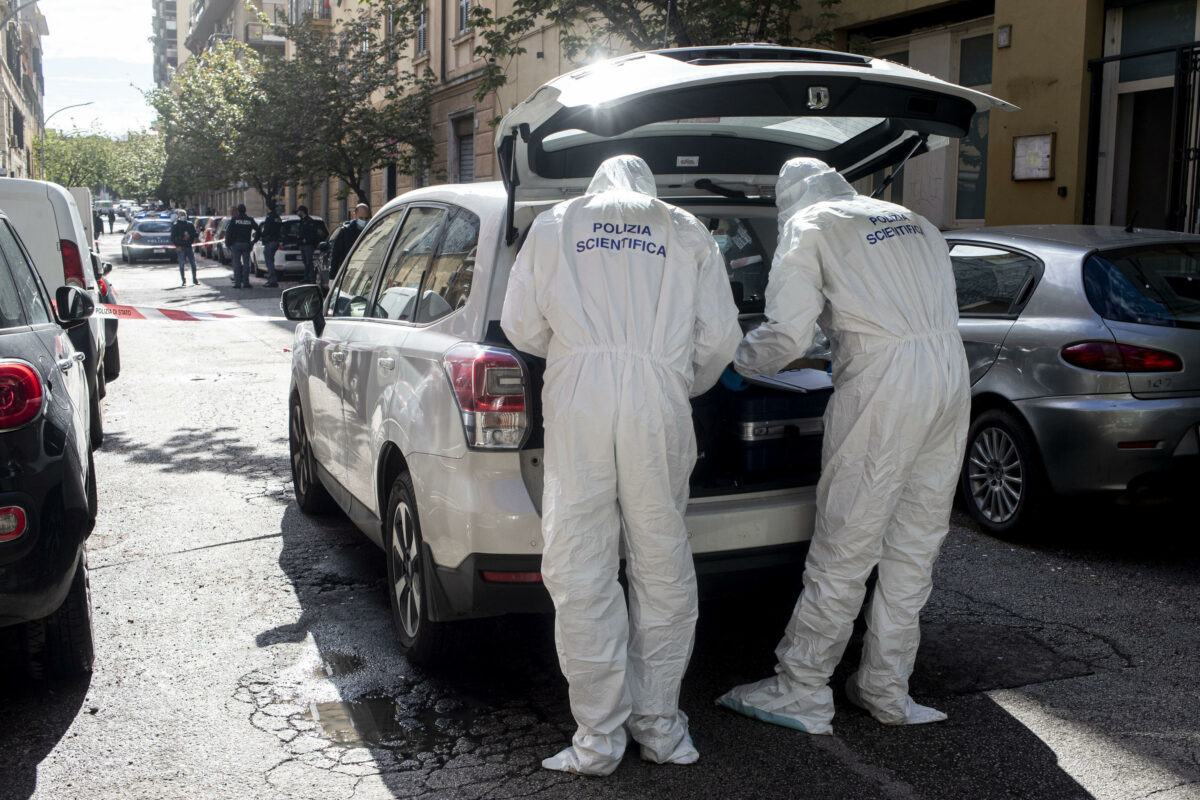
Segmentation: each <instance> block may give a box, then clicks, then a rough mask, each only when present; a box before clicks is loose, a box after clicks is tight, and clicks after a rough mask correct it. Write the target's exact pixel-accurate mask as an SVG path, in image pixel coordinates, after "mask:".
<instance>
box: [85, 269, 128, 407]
mask: <svg viewBox="0 0 1200 800" xmlns="http://www.w3.org/2000/svg"><path fill="white" fill-rule="evenodd" d="M112 268H113V266H112V264H110V263H108V262H107V261H101V260H100V257H99V256H98V255H96V254H95V253H92V272H93V273H94V274H95V276H96V285H97V287H98V294H99V296H100V302H101V303H104V304H105V305H117V303H118V302H119V301H118V300H117V290H116V287H114V286H113V284H112V280H111V279H110V278H109V274H110V273H111V272H112ZM118 322H120V320H118V319H117V318H116V317H109V316H105V317H104V381H105V383H106V384H107V383H108V382H109V381H115V380H116V379H117V378H119V377H120V376H121V349H120V344H119V343H118V342H117V323H118ZM100 388H101V391H102V392H103V393H104V394H107V391H106V389H105V387H104V386H101V387H100ZM104 394H102V395H101V396H102V397H103V396H104Z"/></svg>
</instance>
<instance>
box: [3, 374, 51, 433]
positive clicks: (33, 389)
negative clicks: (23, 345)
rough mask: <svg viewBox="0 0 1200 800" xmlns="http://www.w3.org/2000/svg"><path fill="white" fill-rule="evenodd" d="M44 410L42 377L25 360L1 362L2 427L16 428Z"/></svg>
mask: <svg viewBox="0 0 1200 800" xmlns="http://www.w3.org/2000/svg"><path fill="white" fill-rule="evenodd" d="M41 410H42V379H41V377H40V376H39V375H38V374H37V371H36V370H35V369H34V368H33V367H31V366H30V365H29V364H26V363H25V362H23V361H4V362H0V429H3V428H16V427H19V426H21V425H24V424H25V423H26V422H29V420H31V419H33V418H34V417H36V416H37V415H38V413H39V412H41Z"/></svg>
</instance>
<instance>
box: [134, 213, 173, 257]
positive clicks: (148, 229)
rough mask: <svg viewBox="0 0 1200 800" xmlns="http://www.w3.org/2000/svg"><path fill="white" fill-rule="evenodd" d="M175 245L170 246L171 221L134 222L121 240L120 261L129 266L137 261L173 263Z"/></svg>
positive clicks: (145, 220) (149, 220)
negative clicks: (127, 263) (125, 262)
mask: <svg viewBox="0 0 1200 800" xmlns="http://www.w3.org/2000/svg"><path fill="white" fill-rule="evenodd" d="M176 257H177V256H176V253H175V245H173V244H171V221H170V220H169V219H157V218H154V217H148V218H146V219H139V220H136V221H135V222H134V223H133V224H132V225H130V226H129V230H128V231H126V232H125V235H124V236H123V237H122V238H121V260H122V261H127V262H129V263H130V264H135V263H137V262H138V261H155V260H157V261H174V260H175V259H176Z"/></svg>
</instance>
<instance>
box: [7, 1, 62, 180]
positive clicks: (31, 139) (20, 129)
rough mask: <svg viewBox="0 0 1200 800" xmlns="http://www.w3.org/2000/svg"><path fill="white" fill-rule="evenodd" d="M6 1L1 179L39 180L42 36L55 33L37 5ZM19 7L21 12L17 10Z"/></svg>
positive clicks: (41, 120) (44, 89) (42, 93)
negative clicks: (38, 154)
mask: <svg viewBox="0 0 1200 800" xmlns="http://www.w3.org/2000/svg"><path fill="white" fill-rule="evenodd" d="M19 5H20V4H19V3H16V2H12V1H11V0H10V1H9V2H0V18H2V19H5V20H6V21H5V24H4V28H3V42H2V46H3V48H4V67H3V68H0V95H2V97H3V108H2V109H0V142H2V145H0V177H11V178H34V177H38V174H37V163H36V162H37V154H36V149H35V148H36V147H37V146H38V143H39V142H40V137H41V135H42V131H43V130H44V128H43V120H44V113H45V111H44V108H43V105H42V102H43V97H44V96H45V93H46V82H45V79H44V78H43V77H42V37H43V36H47V35H49V33H50V30H49V28H48V27H47V25H46V18H45V17H43V16H42V14H41V11H40V10H39V9H38V7H37V5H36V4H35V5H31V6H26V7H24V8H19ZM14 9H15V10H14Z"/></svg>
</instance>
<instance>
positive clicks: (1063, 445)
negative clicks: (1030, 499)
mask: <svg viewBox="0 0 1200 800" xmlns="http://www.w3.org/2000/svg"><path fill="white" fill-rule="evenodd" d="M1016 406H1017V409H1018V410H1019V411H1020V412H1021V413H1022V414H1023V415H1024V417H1025V419H1026V420H1027V421H1028V423H1029V426H1030V427H1031V428H1032V429H1033V433H1034V437H1035V439H1036V441H1037V443H1038V448H1039V450H1040V452H1041V456H1042V462H1043V464H1044V465H1045V468H1046V474H1047V477H1048V478H1049V480H1050V485H1051V487H1052V488H1053V489H1054V491H1056V492H1059V493H1063V494H1072V493H1082V492H1124V491H1129V490H1133V489H1137V488H1139V487H1141V486H1144V485H1147V484H1149V483H1153V482H1156V481H1157V480H1159V479H1162V480H1173V479H1174V478H1175V477H1176V476H1179V475H1187V474H1191V473H1193V472H1197V473H1200V432H1198V429H1200V397H1189V398H1171V399H1163V400H1140V399H1138V398H1135V397H1133V396H1132V395H1084V396H1073V397H1043V398H1036V399H1033V400H1022V401H1018V402H1017V403H1016Z"/></svg>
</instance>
